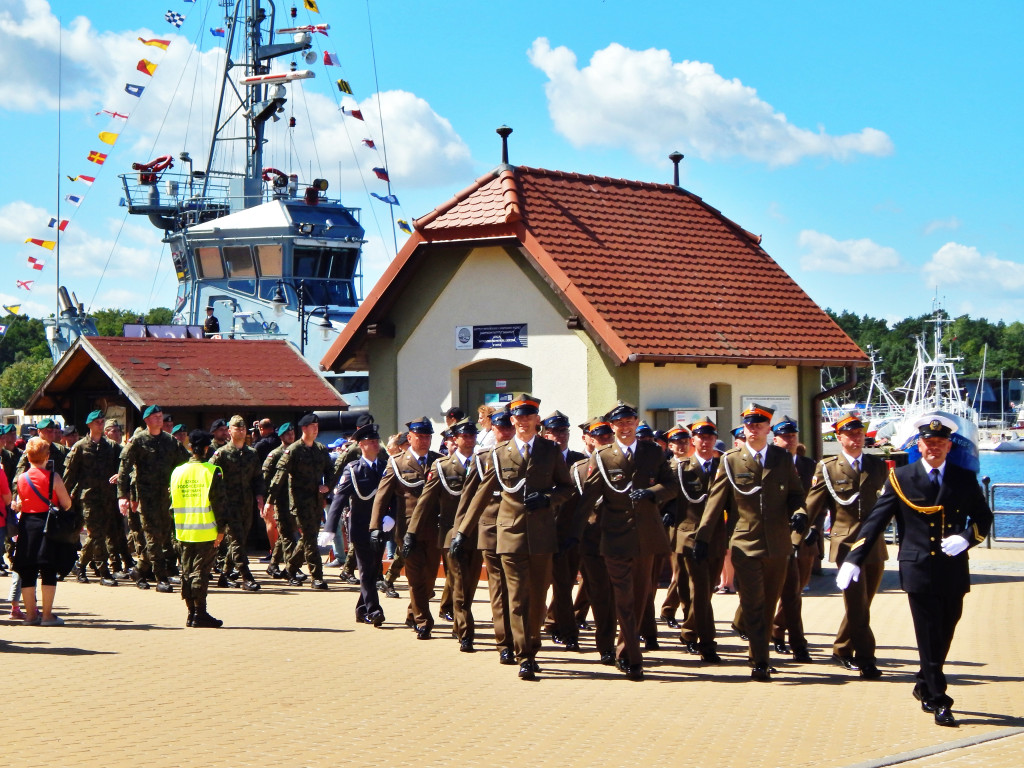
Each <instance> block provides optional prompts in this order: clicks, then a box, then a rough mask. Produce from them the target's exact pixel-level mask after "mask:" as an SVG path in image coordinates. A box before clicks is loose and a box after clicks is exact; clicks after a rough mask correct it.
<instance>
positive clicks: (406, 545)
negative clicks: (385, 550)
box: [402, 533, 416, 557]
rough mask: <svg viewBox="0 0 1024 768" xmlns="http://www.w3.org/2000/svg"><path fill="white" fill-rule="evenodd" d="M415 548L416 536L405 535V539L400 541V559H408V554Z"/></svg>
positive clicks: (413, 534) (411, 534) (412, 534)
mask: <svg viewBox="0 0 1024 768" xmlns="http://www.w3.org/2000/svg"><path fill="white" fill-rule="evenodd" d="M415 546H416V534H415V533H407V534H405V538H403V539H402V557H408V556H409V553H410V552H412V550H413V547H415Z"/></svg>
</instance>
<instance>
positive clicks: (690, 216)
mask: <svg viewBox="0 0 1024 768" xmlns="http://www.w3.org/2000/svg"><path fill="white" fill-rule="evenodd" d="M414 225H415V230H416V231H415V233H414V235H413V236H412V237H411V238H410V239H409V241H408V242H407V243H406V246H405V247H404V248H403V249H402V252H401V253H400V254H399V256H398V258H397V259H395V261H394V262H392V264H391V265H390V267H389V269H388V270H387V272H386V273H385V274H384V275H383V276H382V278H381V280H380V281H379V282H378V284H377V286H375V288H374V290H373V291H372V292H371V294H370V296H368V297H367V300H366V301H365V302H364V303H363V305H362V307H360V310H359V311H358V312H357V313H356V315H355V316H354V317H353V318H352V320H351V321H350V322H349V324H348V326H347V327H346V328H345V331H344V332H343V333H342V334H341V336H340V337H339V338H338V340H337V341H336V342H335V344H334V346H332V348H331V350H330V351H329V352H328V354H327V355H326V356H325V357H324V360H323V361H322V362H323V365H324V366H326V367H330V366H331V364H332V363H333V362H335V361H336V360H338V359H339V358H341V359H342V360H344V359H345V358H351V357H352V354H351V353H352V349H351V345H353V344H355V345H358V344H359V343H360V339H361V335H362V333H363V330H364V326H365V324H366V323H367V322H372V319H373V317H374V316H375V312H374V307H375V305H376V304H377V302H378V301H379V300H381V299H382V298H384V297H385V296H386V294H387V292H388V291H389V289H393V288H394V287H395V286H397V285H398V284H399V281H398V280H397V277H398V275H399V273H400V272H401V271H402V269H403V268H404V267H405V265H406V263H408V262H409V261H410V259H412V258H413V256H414V254H415V252H416V250H417V249H418V248H419V247H420V246H421V245H423V244H425V243H442V242H455V241H459V242H463V243H465V242H466V241H472V240H474V239H480V240H484V239H494V238H515V239H516V240H518V241H519V243H520V244H521V245H522V246H523V249H524V251H525V254H526V255H527V258H528V260H530V261H531V262H532V263H533V265H534V266H535V267H536V268H537V269H538V271H540V272H541V273H542V275H543V276H544V277H545V278H546V279H547V281H548V282H549V284H551V285H552V287H553V288H554V289H555V291H556V292H557V293H558V294H559V295H560V296H561V298H562V299H563V301H565V302H566V304H567V306H568V307H569V309H570V311H571V312H572V313H573V314H576V315H578V316H579V317H580V318H581V320H582V322H583V325H584V327H585V328H587V329H588V330H589V331H590V332H591V333H592V334H594V336H595V341H597V343H598V344H600V345H601V346H602V348H604V349H605V350H606V352H608V354H609V355H610V356H611V357H612V358H613V359H614V360H616V362H618V363H619V364H623V363H626V362H630V361H640V362H694V363H737V364H776V365H779V364H804V365H848V364H860V363H865V362H867V357H866V356H865V354H864V353H863V352H862V351H861V350H860V348H859V347H857V345H856V344H855V343H854V342H853V341H852V340H851V339H850V338H849V337H848V336H847V335H846V334H845V333H844V332H843V331H842V330H841V329H840V328H839V327H838V326H837V325H836V324H835V323H834V322H833V321H832V320H831V318H829V317H828V315H827V314H825V312H824V311H822V309H821V308H820V307H819V306H818V305H817V304H815V303H814V301H813V300H812V299H811V298H810V297H809V296H808V295H807V294H806V293H805V292H804V291H803V290H802V289H801V288H800V286H799V285H797V284H796V282H795V281H794V280H793V279H792V278H791V277H790V276H789V275H788V274H786V272H785V271H784V270H783V269H782V268H781V267H780V266H779V265H778V264H777V263H776V262H775V261H774V260H773V259H772V258H771V257H770V256H769V255H768V254H767V253H766V252H765V251H764V250H763V249H762V248H761V246H760V238H759V237H758V236H756V235H753V234H751V233H750V232H747V231H746V230H744V229H742V228H741V227H740V226H738V225H737V224H735V223H734V222H732V221H730V220H729V219H728V218H726V217H725V216H723V215H722V214H721V213H720V212H719V211H717V210H716V209H714V208H712V207H711V206H709V205H708V204H707V203H705V202H704V201H703V200H701V199H700V198H699V197H697V196H696V195H694V194H692V193H690V192H688V191H686V190H685V189H682V188H681V187H677V186H674V185H671V184H651V183H645V182H638V181H627V180H622V179H610V178H603V177H598V176H587V175H583V174H578V173H565V172H560V171H547V170H543V169H538V168H527V167H522V166H508V165H503V166H499V167H498V168H496V169H495V170H494V171H492V172H491V173H488V174H486V175H484V176H482V177H480V178H479V179H477V180H476V182H474V183H473V184H472V185H471V186H469V187H468V188H467V189H465V190H463V191H462V192H460V193H459V194H457V195H456V196H455V197H453V198H452V199H451V200H449V201H447V202H446V203H444V204H443V205H441V206H439V207H438V208H436V209H435V210H433V211H431V212H430V213H429V214H427V215H426V216H423V217H422V218H420V219H418V220H416V221H415V223H414ZM385 304H386V302H385Z"/></svg>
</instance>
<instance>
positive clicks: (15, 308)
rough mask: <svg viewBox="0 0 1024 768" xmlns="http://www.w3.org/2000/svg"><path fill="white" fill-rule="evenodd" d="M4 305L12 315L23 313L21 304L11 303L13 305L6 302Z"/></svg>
mask: <svg viewBox="0 0 1024 768" xmlns="http://www.w3.org/2000/svg"><path fill="white" fill-rule="evenodd" d="M3 306H4V309H6V310H7V311H8V312H10V313H11V314H12V315H17V314H20V313H21V304H11V305H7V304H4V305H3Z"/></svg>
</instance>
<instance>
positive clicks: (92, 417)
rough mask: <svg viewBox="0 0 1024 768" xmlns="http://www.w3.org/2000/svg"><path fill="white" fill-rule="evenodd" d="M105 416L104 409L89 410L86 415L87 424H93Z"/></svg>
mask: <svg viewBox="0 0 1024 768" xmlns="http://www.w3.org/2000/svg"><path fill="white" fill-rule="evenodd" d="M102 418H103V411H89V415H88V416H86V417H85V423H86V424H92V423H93V422H94V421H96V419H102Z"/></svg>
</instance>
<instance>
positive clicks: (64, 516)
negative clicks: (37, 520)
mask: <svg viewBox="0 0 1024 768" xmlns="http://www.w3.org/2000/svg"><path fill="white" fill-rule="evenodd" d="M25 480H26V481H27V482H28V486H29V488H31V489H32V490H33V492H35V494H36V496H38V497H39V498H40V499H42V500H43V501H44V502H46V506H47V509H46V521H45V522H44V523H43V535H44V536H46V538H48V539H49V540H50V541H56V542H60V543H61V544H75V543H77V542H78V540H79V533H80V532H81V530H82V525H81V523H80V522H79V520H78V515H76V514H75V512H74V511H73V510H71V509H62V508H61V507H60V505H58V504H54V503H53V501H52V498H53V472H52V471H51V472H50V487H49V497H47V496H43V494H42V493H40V491H39V489H38V488H36V486H35V483H33V482H32V478H30V477H28V476H27V475H26V476H25Z"/></svg>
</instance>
